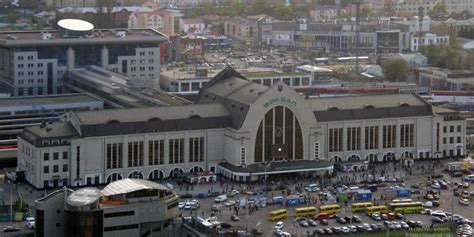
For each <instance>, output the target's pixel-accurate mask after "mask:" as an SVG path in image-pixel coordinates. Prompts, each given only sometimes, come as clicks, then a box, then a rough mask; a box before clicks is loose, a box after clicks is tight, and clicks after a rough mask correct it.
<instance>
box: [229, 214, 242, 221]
mask: <svg viewBox="0 0 474 237" xmlns="http://www.w3.org/2000/svg"><path fill="white" fill-rule="evenodd" d="M230 219H231V220H232V221H240V218H239V217H238V216H237V215H232V216H230Z"/></svg>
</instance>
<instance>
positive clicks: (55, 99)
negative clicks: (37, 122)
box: [0, 94, 100, 108]
mask: <svg viewBox="0 0 474 237" xmlns="http://www.w3.org/2000/svg"><path fill="white" fill-rule="evenodd" d="M98 101H100V100H98V99H95V98H93V97H91V96H88V95H86V94H61V95H47V96H25V97H7V98H1V99H0V107H2V108H5V107H14V106H25V105H30V106H31V105H37V106H40V105H45V104H69V103H90V102H98Z"/></svg>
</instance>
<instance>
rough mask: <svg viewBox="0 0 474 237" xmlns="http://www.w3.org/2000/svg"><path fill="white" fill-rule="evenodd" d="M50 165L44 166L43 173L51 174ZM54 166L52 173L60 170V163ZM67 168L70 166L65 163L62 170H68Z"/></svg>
mask: <svg viewBox="0 0 474 237" xmlns="http://www.w3.org/2000/svg"><path fill="white" fill-rule="evenodd" d="M49 167H50V166H49V165H45V166H43V174H49V171H50V169H49ZM52 167H53V170H52V173H58V172H59V165H53V166H52ZM67 170H68V166H67V164H64V165H63V169H62V172H67Z"/></svg>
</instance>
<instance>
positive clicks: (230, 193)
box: [227, 190, 240, 197]
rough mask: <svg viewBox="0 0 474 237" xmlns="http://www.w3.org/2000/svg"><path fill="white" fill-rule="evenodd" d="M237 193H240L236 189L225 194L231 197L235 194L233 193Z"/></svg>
mask: <svg viewBox="0 0 474 237" xmlns="http://www.w3.org/2000/svg"><path fill="white" fill-rule="evenodd" d="M239 193H240V192H239V191H237V190H231V191H229V192H227V196H229V197H233V196H235V195H237V194H239Z"/></svg>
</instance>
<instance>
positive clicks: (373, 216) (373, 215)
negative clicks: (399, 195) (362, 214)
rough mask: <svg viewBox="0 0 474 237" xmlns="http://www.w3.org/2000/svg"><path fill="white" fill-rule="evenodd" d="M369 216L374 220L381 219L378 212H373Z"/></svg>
mask: <svg viewBox="0 0 474 237" xmlns="http://www.w3.org/2000/svg"><path fill="white" fill-rule="evenodd" d="M371 217H372V219H374V220H376V221H381V220H382V218H381V217H380V214H379V213H374V214H372V216H371Z"/></svg>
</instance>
